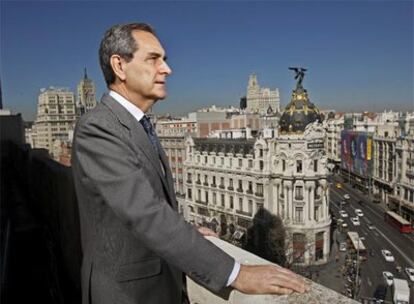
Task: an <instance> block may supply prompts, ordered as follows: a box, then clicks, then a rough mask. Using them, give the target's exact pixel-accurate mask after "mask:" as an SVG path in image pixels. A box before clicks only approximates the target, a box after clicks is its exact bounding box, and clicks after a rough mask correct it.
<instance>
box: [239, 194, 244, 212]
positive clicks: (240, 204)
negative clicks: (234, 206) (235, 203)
mask: <svg viewBox="0 0 414 304" xmlns="http://www.w3.org/2000/svg"><path fill="white" fill-rule="evenodd" d="M239 210H240V211H243V199H242V198H241V197H240V198H239Z"/></svg>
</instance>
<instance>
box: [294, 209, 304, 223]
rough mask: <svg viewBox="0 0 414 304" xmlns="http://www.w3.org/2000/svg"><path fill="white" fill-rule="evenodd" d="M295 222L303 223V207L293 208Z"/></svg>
mask: <svg viewBox="0 0 414 304" xmlns="http://www.w3.org/2000/svg"><path fill="white" fill-rule="evenodd" d="M295 220H296V222H298V223H302V222H303V207H296V208H295Z"/></svg>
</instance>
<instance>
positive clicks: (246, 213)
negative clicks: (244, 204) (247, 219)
mask: <svg viewBox="0 0 414 304" xmlns="http://www.w3.org/2000/svg"><path fill="white" fill-rule="evenodd" d="M236 213H237V214H240V215H245V216H252V212H247V211H242V210H236Z"/></svg>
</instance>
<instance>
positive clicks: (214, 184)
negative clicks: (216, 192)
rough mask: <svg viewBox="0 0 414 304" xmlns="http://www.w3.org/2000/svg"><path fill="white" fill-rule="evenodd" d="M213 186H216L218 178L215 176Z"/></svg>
mask: <svg viewBox="0 0 414 304" xmlns="http://www.w3.org/2000/svg"><path fill="white" fill-rule="evenodd" d="M213 186H216V177H215V176H213Z"/></svg>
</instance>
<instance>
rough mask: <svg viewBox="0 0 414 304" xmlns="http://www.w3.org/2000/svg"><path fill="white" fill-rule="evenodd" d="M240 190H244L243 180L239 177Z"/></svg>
mask: <svg viewBox="0 0 414 304" xmlns="http://www.w3.org/2000/svg"><path fill="white" fill-rule="evenodd" d="M238 189H239V190H240V191H243V181H242V180H241V179H239V188H238Z"/></svg>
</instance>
